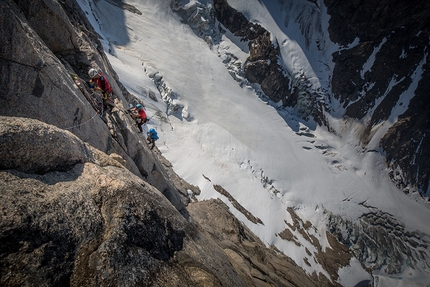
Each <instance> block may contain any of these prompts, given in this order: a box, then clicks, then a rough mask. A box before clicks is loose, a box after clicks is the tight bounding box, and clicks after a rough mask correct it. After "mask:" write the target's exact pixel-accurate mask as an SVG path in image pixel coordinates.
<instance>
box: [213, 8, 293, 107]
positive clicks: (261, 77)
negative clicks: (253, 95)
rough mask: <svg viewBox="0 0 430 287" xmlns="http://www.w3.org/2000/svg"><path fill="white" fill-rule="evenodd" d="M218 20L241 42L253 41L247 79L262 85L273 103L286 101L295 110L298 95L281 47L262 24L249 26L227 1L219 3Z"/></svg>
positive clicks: (216, 12)
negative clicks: (282, 62)
mask: <svg viewBox="0 0 430 287" xmlns="http://www.w3.org/2000/svg"><path fill="white" fill-rule="evenodd" d="M214 9H215V15H216V18H217V20H218V21H219V22H220V23H221V24H223V25H224V27H226V28H227V29H228V30H229V31H230V32H232V33H233V34H234V35H235V36H238V37H240V38H241V41H249V42H248V46H249V58H248V59H247V62H246V63H244V66H243V69H244V72H245V76H246V78H247V79H248V80H249V81H250V82H252V83H258V84H260V85H261V89H262V90H263V92H264V93H265V94H266V96H268V97H269V98H270V99H271V100H272V101H274V102H279V101H282V103H283V105H284V106H287V105H288V106H294V105H295V104H296V102H297V94H295V93H293V91H292V89H291V87H290V79H289V78H288V77H286V76H285V75H284V74H283V70H284V69H283V68H282V67H281V66H280V65H279V61H278V60H279V56H280V52H279V45H277V46H276V47H275V46H274V45H273V43H272V40H271V37H270V33H269V32H268V31H266V30H265V29H264V28H263V27H261V26H260V25H259V24H254V23H251V22H249V21H248V20H247V19H246V18H245V16H243V15H242V14H241V13H239V12H237V11H236V10H235V9H233V8H232V7H231V6H230V5H228V3H227V1H225V0H215V1H214Z"/></svg>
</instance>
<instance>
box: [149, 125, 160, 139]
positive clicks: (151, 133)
mask: <svg viewBox="0 0 430 287" xmlns="http://www.w3.org/2000/svg"><path fill="white" fill-rule="evenodd" d="M149 136H150V137H151V139H153V140H158V134H157V131H156V130H155V129H154V128H151V129H150V130H149Z"/></svg>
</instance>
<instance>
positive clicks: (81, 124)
mask: <svg viewBox="0 0 430 287" xmlns="http://www.w3.org/2000/svg"><path fill="white" fill-rule="evenodd" d="M97 115H98V114H97V113H96V114H95V115H94V116H93V117H92V118H91V119H89V120H87V121H85V122H83V123H80V124H79V125H76V126H71V127H68V128H63V130H71V129H74V128H78V127H80V126H83V125H85V124H87V123H88V122H90V121H92V120H93V119H94V118H95V117H96V116H97Z"/></svg>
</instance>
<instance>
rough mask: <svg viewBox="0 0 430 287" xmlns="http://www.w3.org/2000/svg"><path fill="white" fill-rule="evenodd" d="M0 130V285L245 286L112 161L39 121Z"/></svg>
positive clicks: (154, 194) (165, 204) (201, 238)
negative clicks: (0, 143) (26, 150)
mask: <svg viewBox="0 0 430 287" xmlns="http://www.w3.org/2000/svg"><path fill="white" fill-rule="evenodd" d="M0 131H1V135H0V138H1V139H2V140H1V142H2V145H1V146H0V154H1V163H2V166H1V171H0V182H1V193H0V202H1V204H0V209H1V212H0V216H1V218H0V241H1V242H2V244H1V246H0V285H2V286H66V285H67V286H69V285H70V286H96V285H97V286H246V285H245V283H244V281H243V280H242V279H241V278H240V276H239V275H238V274H237V273H236V272H235V271H234V269H233V268H232V267H231V265H230V263H229V261H228V259H227V257H226V256H225V255H224V253H223V252H222V250H221V249H220V248H219V247H218V245H216V244H215V243H214V242H213V241H212V240H209V239H208V238H207V237H206V236H205V235H203V234H202V233H200V231H199V230H198V229H197V228H196V226H195V225H193V224H191V223H190V222H188V221H187V220H186V219H185V218H184V216H183V214H181V213H179V212H178V210H177V209H176V208H175V207H174V206H173V205H172V204H171V203H170V202H169V201H168V200H167V199H166V197H165V196H163V195H162V194H161V193H160V192H159V191H158V190H157V189H156V188H154V187H153V186H151V185H150V184H148V183H147V182H144V181H143V180H142V179H141V178H139V177H138V176H136V175H134V174H132V173H131V172H130V171H129V170H128V169H126V168H125V167H124V166H122V165H121V164H120V163H119V162H118V161H117V160H115V159H113V157H109V156H108V155H106V154H104V153H102V152H101V151H98V150H96V149H94V148H92V147H91V146H89V145H88V144H85V143H84V142H82V141H81V140H80V139H79V138H77V137H76V136H74V135H73V134H71V133H70V132H67V131H63V130H60V129H58V128H56V127H54V126H50V125H47V124H44V123H42V122H39V121H36V120H29V119H27V120H23V119H21V118H7V117H1V118H0ZM7 138H12V139H13V140H11V141H8V140H7ZM32 144H33V145H32ZM27 148H28V152H29V154H28V155H26V154H25V149H27ZM36 172H38V173H39V174H36ZM230 284H231V285H230Z"/></svg>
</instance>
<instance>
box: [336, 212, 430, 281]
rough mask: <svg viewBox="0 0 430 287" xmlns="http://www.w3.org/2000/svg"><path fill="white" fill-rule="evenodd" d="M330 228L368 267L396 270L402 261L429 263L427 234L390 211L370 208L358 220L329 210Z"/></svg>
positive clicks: (414, 265)
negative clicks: (411, 226) (346, 217)
mask: <svg viewBox="0 0 430 287" xmlns="http://www.w3.org/2000/svg"><path fill="white" fill-rule="evenodd" d="M329 228H330V232H331V233H333V234H334V235H335V236H336V237H337V239H338V240H339V241H341V242H342V243H344V244H345V245H346V246H348V247H349V248H350V249H351V250H352V252H353V253H354V255H355V256H356V257H357V258H358V259H359V260H360V261H361V262H363V263H364V264H365V265H366V267H367V268H369V269H371V270H384V272H386V273H387V274H398V273H400V272H401V269H402V268H403V267H404V266H405V265H406V266H408V267H410V268H413V269H419V268H423V269H424V270H426V269H428V268H429V266H430V256H429V255H430V254H429V244H430V238H429V236H428V235H426V234H423V233H422V232H419V231H412V232H411V231H407V230H406V229H405V226H404V224H403V223H402V222H401V221H399V220H398V219H396V218H394V217H393V216H391V215H390V214H387V213H384V212H381V211H375V212H370V213H368V214H364V215H363V216H361V218H360V220H359V222H358V223H357V224H355V223H352V222H350V221H348V220H345V219H343V218H342V217H341V216H339V215H333V214H330V217H329Z"/></svg>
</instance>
